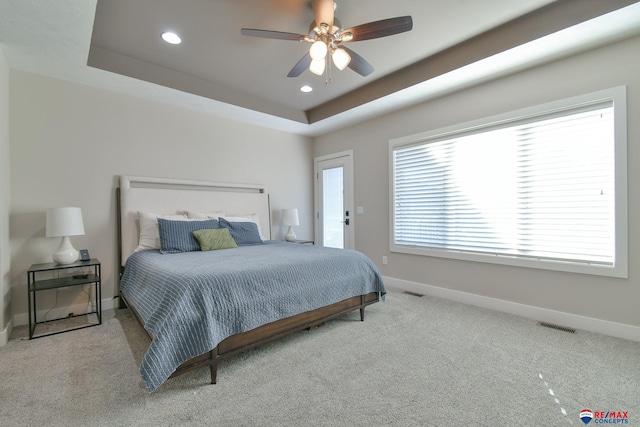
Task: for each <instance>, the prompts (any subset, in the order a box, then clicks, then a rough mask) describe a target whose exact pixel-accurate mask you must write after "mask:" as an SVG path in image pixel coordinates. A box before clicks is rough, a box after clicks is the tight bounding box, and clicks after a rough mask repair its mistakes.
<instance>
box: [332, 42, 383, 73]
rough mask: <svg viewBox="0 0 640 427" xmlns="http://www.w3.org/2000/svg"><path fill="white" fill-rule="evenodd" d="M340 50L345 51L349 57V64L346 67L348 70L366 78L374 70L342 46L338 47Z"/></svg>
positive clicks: (361, 58) (360, 57) (362, 59)
mask: <svg viewBox="0 0 640 427" xmlns="http://www.w3.org/2000/svg"><path fill="white" fill-rule="evenodd" d="M340 48H342V49H344V50H345V51H347V53H348V54H349V56H350V57H351V61H350V62H349V65H347V66H348V67H349V68H351V69H352V70H353V71H355V72H356V73H358V74H360V75H361V76H363V77H367V76H368V75H369V74H371V73H373V71H374V70H375V68H373V65H371V64H369V63H368V62H367V60H366V59H364V58H363V57H362V56H360V55H358V54H357V53H355V52H354V51H353V50H351V49H349V48H348V47H346V46H344V45H343V46H340Z"/></svg>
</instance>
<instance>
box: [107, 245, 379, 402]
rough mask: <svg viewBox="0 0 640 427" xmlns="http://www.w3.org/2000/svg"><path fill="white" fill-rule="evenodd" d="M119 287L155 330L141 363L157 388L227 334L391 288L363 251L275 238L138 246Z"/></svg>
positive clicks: (145, 377)
mask: <svg viewBox="0 0 640 427" xmlns="http://www.w3.org/2000/svg"><path fill="white" fill-rule="evenodd" d="M120 290H121V292H123V293H124V295H125V297H126V298H127V299H128V300H129V301H130V303H131V304H133V305H134V306H135V308H136V310H138V312H139V313H140V315H141V316H142V318H143V320H144V322H145V328H146V329H148V330H149V331H150V332H151V333H152V334H153V341H152V342H151V345H150V346H149V349H148V350H147V353H146V354H145V356H144V359H143V361H142V365H141V366H140V374H141V375H142V379H143V380H144V382H145V385H146V387H147V390H148V391H149V392H153V391H154V390H155V389H156V388H158V387H159V386H160V385H161V384H162V383H163V382H164V381H165V380H166V379H167V378H168V377H169V376H170V375H171V374H172V373H173V372H174V371H175V369H176V368H177V367H178V366H180V365H181V364H182V363H183V362H185V361H187V360H189V359H191V358H193V357H196V356H198V355H200V354H203V353H205V352H207V351H209V350H211V349H213V348H214V347H216V346H217V345H218V343H219V342H220V341H222V340H223V339H225V338H227V337H229V336H231V335H234V334H237V333H240V332H246V331H249V330H251V329H254V328H256V327H258V326H261V325H264V324H267V323H270V322H273V321H275V320H279V319H283V318H286V317H290V316H294V315H296V314H300V313H303V312H305V311H309V310H314V309H316V308H320V307H324V306H327V305H330V304H333V303H336V302H339V301H342V300H344V299H347V298H350V297H353V296H357V295H362V294H367V293H369V292H381V293H382V295H383V296H384V294H385V293H386V290H385V287H384V284H383V282H382V278H381V275H380V272H379V271H378V269H377V268H376V266H375V265H374V264H373V262H371V260H370V259H369V258H367V257H366V256H365V255H363V254H362V253H360V252H357V251H352V250H344V249H332V248H323V247H319V246H312V245H299V244H292V243H285V242H277V241H266V242H264V244H262V245H256V246H241V247H239V248H234V249H223V250H217V251H209V252H188V253H177V254H164V255H163V254H160V252H159V251H154V250H149V251H142V252H137V253H134V254H133V255H131V257H129V259H128V260H127V264H126V268H125V272H124V274H123V276H122V279H121V282H120Z"/></svg>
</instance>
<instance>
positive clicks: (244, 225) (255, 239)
mask: <svg viewBox="0 0 640 427" xmlns="http://www.w3.org/2000/svg"><path fill="white" fill-rule="evenodd" d="M218 221H220V227H222V228H227V229H229V233H231V237H233V240H235V241H236V244H237V245H238V246H248V245H260V244H262V239H261V238H260V233H259V232H258V225H257V224H256V223H255V222H250V221H249V222H230V221H227V220H226V219H224V218H218Z"/></svg>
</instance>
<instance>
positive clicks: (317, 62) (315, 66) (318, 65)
mask: <svg viewBox="0 0 640 427" xmlns="http://www.w3.org/2000/svg"><path fill="white" fill-rule="evenodd" d="M325 66H326V62H325V60H324V59H314V60H313V61H311V64H309V71H311V72H312V73H313V74H316V75H318V76H321V75H322V73H324V69H325Z"/></svg>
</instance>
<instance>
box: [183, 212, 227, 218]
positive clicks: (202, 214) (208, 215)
mask: <svg viewBox="0 0 640 427" xmlns="http://www.w3.org/2000/svg"><path fill="white" fill-rule="evenodd" d="M185 213H186V214H187V217H188V218H194V219H217V218H218V217H220V216H225V215H226V214H225V213H224V211H216V212H193V211H185Z"/></svg>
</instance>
